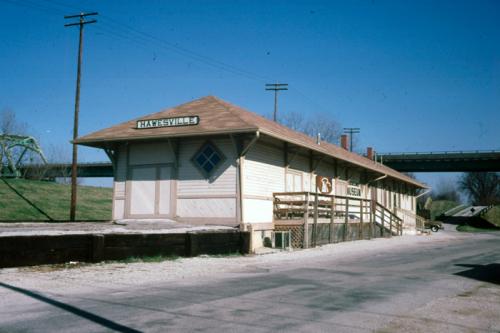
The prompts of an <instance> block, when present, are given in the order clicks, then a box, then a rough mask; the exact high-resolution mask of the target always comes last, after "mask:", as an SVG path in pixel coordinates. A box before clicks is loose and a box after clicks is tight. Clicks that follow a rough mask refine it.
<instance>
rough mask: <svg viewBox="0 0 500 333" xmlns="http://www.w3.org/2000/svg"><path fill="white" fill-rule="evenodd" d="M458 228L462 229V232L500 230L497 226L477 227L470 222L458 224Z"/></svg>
mask: <svg viewBox="0 0 500 333" xmlns="http://www.w3.org/2000/svg"><path fill="white" fill-rule="evenodd" d="M457 230H458V231H462V232H491V231H497V232H500V227H496V228H477V227H473V226H470V225H468V224H464V225H459V226H457Z"/></svg>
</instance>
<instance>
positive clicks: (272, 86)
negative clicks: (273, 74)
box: [266, 83, 288, 122]
mask: <svg viewBox="0 0 500 333" xmlns="http://www.w3.org/2000/svg"><path fill="white" fill-rule="evenodd" d="M266 90H274V114H273V120H274V122H276V121H277V120H276V119H277V114H278V91H280V90H288V83H266Z"/></svg>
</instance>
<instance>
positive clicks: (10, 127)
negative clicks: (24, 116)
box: [0, 109, 27, 135]
mask: <svg viewBox="0 0 500 333" xmlns="http://www.w3.org/2000/svg"><path fill="white" fill-rule="evenodd" d="M26 128H27V125H26V123H23V122H19V121H18V120H17V119H16V114H15V113H14V111H12V110H11V109H4V110H2V112H1V113H0V134H11V135H25V134H26Z"/></svg>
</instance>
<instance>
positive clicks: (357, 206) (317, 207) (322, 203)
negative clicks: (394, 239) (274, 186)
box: [273, 192, 403, 248]
mask: <svg viewBox="0 0 500 333" xmlns="http://www.w3.org/2000/svg"><path fill="white" fill-rule="evenodd" d="M273 197H274V201H273V211H274V219H275V223H280V224H286V223H289V224H290V225H291V224H293V225H294V226H295V227H296V226H297V225H299V224H300V225H303V247H305V248H306V247H309V238H310V237H309V235H310V231H309V228H312V237H311V239H312V244H311V245H317V242H316V241H317V239H318V237H317V234H318V223H319V222H320V221H321V224H322V225H324V224H325V223H329V224H330V227H329V230H330V237H329V242H333V239H334V235H333V233H334V226H335V225H339V224H343V235H342V241H346V240H347V232H348V227H349V225H351V224H352V225H353V224H357V225H358V228H357V230H358V232H357V239H364V238H367V237H368V238H372V237H374V235H373V226H374V225H377V226H379V227H380V230H381V236H382V237H384V236H385V235H387V236H392V235H401V234H402V230H403V228H402V220H401V219H400V218H399V217H398V216H397V215H396V214H394V213H393V212H391V211H390V210H388V209H387V208H385V207H384V206H382V205H380V204H379V203H377V202H374V201H372V200H370V199H364V198H356V197H347V196H340V195H326V194H319V193H312V192H278V193H273ZM311 222H312V225H310V224H311Z"/></svg>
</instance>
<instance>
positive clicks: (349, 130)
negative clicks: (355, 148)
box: [344, 127, 360, 151]
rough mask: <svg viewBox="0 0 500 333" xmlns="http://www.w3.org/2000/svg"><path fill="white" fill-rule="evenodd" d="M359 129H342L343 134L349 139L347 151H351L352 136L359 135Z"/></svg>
mask: <svg viewBox="0 0 500 333" xmlns="http://www.w3.org/2000/svg"><path fill="white" fill-rule="evenodd" d="M359 130H360V129H359V127H344V133H345V134H349V137H350V141H351V142H350V144H349V151H352V135H353V134H357V133H359Z"/></svg>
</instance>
